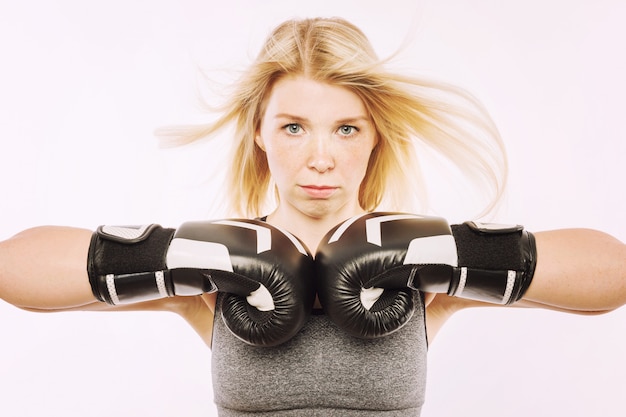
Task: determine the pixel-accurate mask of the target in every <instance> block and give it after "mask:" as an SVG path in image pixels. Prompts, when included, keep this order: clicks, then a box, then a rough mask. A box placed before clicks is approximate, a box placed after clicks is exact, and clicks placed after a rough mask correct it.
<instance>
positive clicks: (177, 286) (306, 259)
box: [87, 220, 315, 346]
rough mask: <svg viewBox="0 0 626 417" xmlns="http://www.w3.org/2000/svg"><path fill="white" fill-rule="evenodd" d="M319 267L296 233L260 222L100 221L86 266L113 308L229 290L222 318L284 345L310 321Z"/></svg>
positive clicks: (251, 339)
mask: <svg viewBox="0 0 626 417" xmlns="http://www.w3.org/2000/svg"><path fill="white" fill-rule="evenodd" d="M313 268H314V266H313V258H312V256H311V255H310V253H309V252H308V251H307V250H306V248H305V247H304V245H303V244H302V243H301V242H300V241H299V240H298V239H297V238H296V237H295V236H293V235H291V234H289V233H287V232H282V231H280V230H279V229H277V228H275V227H273V226H271V225H269V224H267V223H265V222H262V221H257V220H218V221H199V222H187V223H184V224H183V225H182V226H181V227H180V228H178V229H177V230H175V229H165V228H162V227H161V226H159V225H150V226H141V227H111V226H101V227H99V228H98V229H97V231H96V232H95V233H94V234H93V236H92V239H91V244H90V248H89V255H88V266H87V269H88V274H89V280H90V284H91V288H92V291H93V294H94V296H95V297H96V298H97V299H98V300H100V301H104V302H106V303H108V304H113V305H117V304H128V303H137V302H141V301H148V300H154V299H159V298H164V297H172V296H190V295H199V294H202V293H212V292H216V291H220V292H224V293H225V295H224V298H223V304H222V319H223V320H224V323H225V324H226V326H227V327H228V329H229V330H230V331H231V332H232V333H233V334H234V335H235V336H237V337H238V338H240V339H241V340H243V341H244V342H246V343H248V344H251V345H255V346H275V345H278V344H281V343H283V342H285V341H287V340H289V339H290V338H291V337H293V336H294V335H295V334H296V333H297V332H298V331H299V330H300V328H301V327H302V326H303V325H304V323H305V322H306V320H307V318H308V316H309V314H310V312H311V309H312V306H313V301H314V298H315V290H314V286H313V285H314V284H313V276H312V275H313Z"/></svg>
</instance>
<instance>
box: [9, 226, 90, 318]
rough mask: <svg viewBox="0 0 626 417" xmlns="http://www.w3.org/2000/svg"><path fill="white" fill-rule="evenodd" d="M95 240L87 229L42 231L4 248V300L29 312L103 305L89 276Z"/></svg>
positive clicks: (15, 238)
mask: <svg viewBox="0 0 626 417" xmlns="http://www.w3.org/2000/svg"><path fill="white" fill-rule="evenodd" d="M91 235H92V232H91V231H89V230H86V229H77V228H70V227H58V226H42V227H36V228H32V229H28V230H25V231H23V232H21V233H18V234H17V235H15V236H13V237H12V238H10V239H8V240H6V241H3V242H0V298H2V299H4V300H5V301H7V302H9V303H11V304H13V305H15V306H17V307H20V308H24V309H28V310H55V311H59V310H66V309H71V310H75V309H77V308H78V309H79V308H81V307H85V309H89V308H88V306H89V305H91V304H96V303H97V304H101V303H99V302H97V301H96V299H95V297H94V296H93V294H92V292H91V286H90V285H89V278H88V276H87V252H88V250H89V242H90V240H91Z"/></svg>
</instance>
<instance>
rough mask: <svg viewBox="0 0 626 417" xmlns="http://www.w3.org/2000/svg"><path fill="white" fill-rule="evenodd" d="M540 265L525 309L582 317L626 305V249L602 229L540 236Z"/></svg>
mask: <svg viewBox="0 0 626 417" xmlns="http://www.w3.org/2000/svg"><path fill="white" fill-rule="evenodd" d="M534 235H535V238H536V243H537V267H536V270H535V275H534V278H533V281H532V283H531V285H530V287H529V288H528V291H527V292H526V294H525V295H524V298H523V299H522V300H521V301H520V302H519V304H520V306H523V305H528V306H536V307H541V306H543V307H546V308H552V309H556V310H565V311H571V312H579V313H592V312H608V311H611V310H615V309H616V308H619V307H621V306H622V305H624V304H626V245H625V244H624V243H622V242H620V241H619V240H617V239H616V238H614V237H612V236H610V235H608V234H606V233H602V232H599V231H596V230H590V229H563V230H554V231H547V232H538V233H534Z"/></svg>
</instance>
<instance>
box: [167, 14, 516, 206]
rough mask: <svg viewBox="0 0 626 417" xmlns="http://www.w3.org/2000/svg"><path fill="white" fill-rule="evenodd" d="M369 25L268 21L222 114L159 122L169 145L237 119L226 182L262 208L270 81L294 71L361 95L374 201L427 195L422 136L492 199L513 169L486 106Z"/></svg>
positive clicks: (239, 199)
mask: <svg viewBox="0 0 626 417" xmlns="http://www.w3.org/2000/svg"><path fill="white" fill-rule="evenodd" d="M389 60H390V59H386V60H381V59H379V58H378V57H377V55H376V53H375V52H374V50H373V49H372V46H371V44H370V42H369V40H368V39H367V37H366V36H365V35H364V34H363V32H362V31H361V30H360V29H359V28H357V27H356V26H354V25H353V24H351V23H349V22H347V21H346V20H343V19H340V18H312V19H303V20H289V21H286V22H284V23H282V24H280V25H279V26H278V27H276V28H275V29H274V31H272V33H271V34H270V35H269V37H268V38H267V40H266V41H265V44H264V46H263V48H262V50H261V51H260V53H259V54H258V56H257V58H256V60H255V61H254V62H253V63H252V64H251V65H250V66H249V67H248V69H247V70H246V71H245V72H244V73H243V75H242V76H241V77H240V78H239V80H238V81H237V82H236V83H235V84H234V85H233V90H232V94H231V95H230V97H229V99H228V100H227V101H226V102H225V103H224V104H223V105H222V106H221V107H219V108H218V109H216V110H218V111H219V112H220V114H221V116H220V117H219V118H218V119H216V120H215V121H214V122H212V123H210V124H206V125H195V126H182V127H181V126H179V127H170V128H166V129H160V130H159V131H157V135H158V136H159V138H160V140H161V144H162V145H165V146H172V145H182V144H186V143H190V142H194V141H197V140H200V139H203V138H208V137H211V136H213V135H214V134H215V133H216V132H217V131H219V130H221V129H223V128H225V127H227V126H233V127H234V138H233V148H232V154H231V160H230V165H229V169H230V171H229V176H228V190H229V195H228V198H229V200H230V201H229V205H230V209H231V211H232V212H234V213H237V214H238V215H244V216H250V217H254V216H259V215H262V214H264V210H266V209H267V204H268V201H271V199H272V198H273V196H272V194H275V190H274V187H273V186H272V184H273V182H272V178H271V173H270V171H269V167H268V163H267V158H266V156H265V153H264V152H263V150H261V149H260V148H259V146H258V145H257V144H256V143H255V141H254V138H255V135H256V134H257V132H258V130H259V129H260V123H261V119H262V117H263V114H264V111H265V105H266V101H267V99H268V96H269V94H270V93H271V90H272V86H273V85H274V83H275V82H276V81H277V80H279V79H281V78H282V77H285V76H288V75H303V76H306V77H308V78H310V79H313V80H316V81H320V82H326V83H329V84H332V85H336V86H341V87H345V88H347V89H349V90H350V91H352V92H354V93H355V94H357V95H358V96H359V97H360V98H361V100H362V101H363V103H364V105H365V107H366V109H367V111H368V113H369V116H370V117H371V120H372V122H373V124H374V126H375V129H376V132H377V136H378V143H377V145H376V147H375V148H374V150H373V151H372V154H371V156H370V160H369V164H368V169H367V173H366V175H365V178H364V179H363V182H362V183H361V186H360V190H359V204H360V205H361V207H362V208H363V209H365V210H368V211H372V210H375V209H380V208H381V207H384V208H385V209H390V210H411V208H412V207H414V206H415V203H416V201H419V200H421V199H423V198H424V190H425V187H424V183H423V179H422V175H421V170H420V163H419V162H420V160H419V158H418V153H417V152H416V145H426V146H427V147H429V148H431V149H433V150H434V151H436V152H437V153H439V154H440V155H442V156H444V157H445V158H447V159H448V160H449V161H451V162H452V163H453V164H454V165H455V166H457V167H458V168H459V169H460V170H461V171H462V172H463V173H464V174H465V175H468V176H470V177H472V178H474V179H476V180H477V181H478V182H479V183H480V184H481V186H484V187H485V188H487V189H488V190H489V191H490V194H491V199H490V201H491V203H490V204H489V206H488V207H487V208H486V211H488V210H489V209H491V208H492V207H493V206H494V205H495V204H496V203H497V201H498V200H499V199H500V197H501V195H502V193H503V191H504V187H505V183H506V177H507V161H506V154H505V151H504V146H503V143H502V140H501V138H500V135H499V133H498V130H497V128H496V127H495V125H494V123H493V122H492V120H491V118H490V116H489V114H488V113H487V112H486V110H485V109H484V108H483V106H482V105H481V104H480V103H479V102H478V101H477V100H476V99H475V98H474V97H473V96H472V95H471V94H469V93H468V92H467V91H465V90H463V89H461V88H458V87H455V86H452V85H449V84H446V83H442V82H436V81H432V80H426V79H422V78H418V77H414V76H408V75H401V74H397V73H394V72H390V71H388V70H387V69H386V66H387V64H388V61H389Z"/></svg>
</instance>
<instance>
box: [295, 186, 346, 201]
mask: <svg viewBox="0 0 626 417" xmlns="http://www.w3.org/2000/svg"><path fill="white" fill-rule="evenodd" d="M300 188H302V190H303V191H304V192H305V193H306V194H307V195H308V196H310V197H313V198H328V197H330V196H332V195H333V194H334V193H335V191H336V190H337V187H332V186H329V185H302V186H300Z"/></svg>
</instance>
